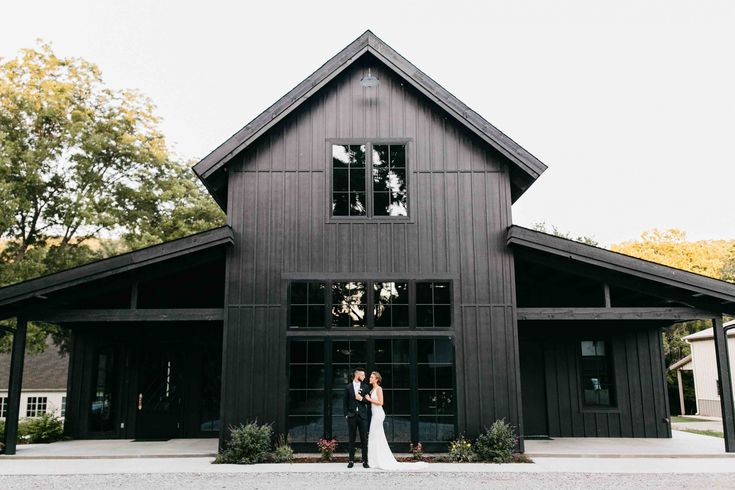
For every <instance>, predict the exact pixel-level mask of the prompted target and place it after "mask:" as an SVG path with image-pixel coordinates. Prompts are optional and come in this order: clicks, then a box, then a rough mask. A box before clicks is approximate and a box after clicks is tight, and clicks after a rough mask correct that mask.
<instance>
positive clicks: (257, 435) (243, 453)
mask: <svg viewBox="0 0 735 490" xmlns="http://www.w3.org/2000/svg"><path fill="white" fill-rule="evenodd" d="M271 437H273V429H272V428H271V426H270V424H263V425H258V423H257V422H250V423H248V424H245V425H243V424H240V425H238V426H235V427H230V440H229V441H228V442H227V445H226V446H225V450H224V451H223V452H222V454H221V456H218V457H217V459H216V460H215V463H229V464H254V463H262V462H263V461H265V460H266V459H267V458H268V453H269V451H270V447H271Z"/></svg>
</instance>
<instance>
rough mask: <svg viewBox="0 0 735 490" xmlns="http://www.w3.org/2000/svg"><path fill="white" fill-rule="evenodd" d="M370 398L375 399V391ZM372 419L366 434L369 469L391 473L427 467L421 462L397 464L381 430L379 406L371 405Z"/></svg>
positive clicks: (380, 408) (381, 419)
mask: <svg viewBox="0 0 735 490" xmlns="http://www.w3.org/2000/svg"><path fill="white" fill-rule="evenodd" d="M370 398H372V399H375V398H376V396H375V390H373V391H371V392H370ZM371 405H372V407H373V408H372V418H371V419H370V432H369V433H368V434H369V435H368V460H369V461H370V467H371V468H378V469H381V470H393V471H406V470H408V471H410V470H415V469H419V468H424V467H428V466H429V464H428V463H426V462H423V461H420V462H416V463H399V462H398V461H396V458H395V457H393V453H392V452H391V450H390V446H388V440H387V439H386V437H385V430H384V429H383V421H384V420H385V411H384V410H383V407H381V406H380V405H376V404H374V403H371Z"/></svg>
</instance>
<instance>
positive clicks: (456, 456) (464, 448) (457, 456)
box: [449, 435, 475, 463]
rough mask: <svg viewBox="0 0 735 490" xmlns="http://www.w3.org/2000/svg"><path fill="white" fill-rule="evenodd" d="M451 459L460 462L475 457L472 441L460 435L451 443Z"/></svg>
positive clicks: (468, 460) (467, 461)
mask: <svg viewBox="0 0 735 490" xmlns="http://www.w3.org/2000/svg"><path fill="white" fill-rule="evenodd" d="M449 459H450V460H451V461H456V462H458V463H469V462H470V461H473V460H474V459H475V452H474V451H473V450H472V443H470V441H468V440H467V439H465V437H464V436H463V435H460V436H459V437H457V438H456V439H455V440H453V441H452V442H450V443H449Z"/></svg>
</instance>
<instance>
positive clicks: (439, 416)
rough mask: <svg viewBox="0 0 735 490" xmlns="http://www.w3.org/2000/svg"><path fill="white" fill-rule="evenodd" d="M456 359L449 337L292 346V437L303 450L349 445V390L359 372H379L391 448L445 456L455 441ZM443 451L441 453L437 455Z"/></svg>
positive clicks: (300, 341) (329, 340)
mask: <svg viewBox="0 0 735 490" xmlns="http://www.w3.org/2000/svg"><path fill="white" fill-rule="evenodd" d="M453 363H454V355H453V348H452V341H451V339H450V338H448V337H442V338H416V337H405V338H403V337H391V338H380V337H377V338H376V337H359V336H351V337H350V338H340V337H336V338H335V337H321V338H319V339H318V340H316V339H314V340H312V339H310V338H294V337H292V338H290V339H289V384H288V398H289V400H288V435H289V438H290V439H291V441H292V442H293V443H294V444H295V445H296V449H297V450H313V449H314V444H315V443H316V441H317V440H318V439H319V438H321V437H334V438H336V439H337V441H338V442H339V443H347V440H348V430H347V421H346V420H345V417H344V413H343V401H344V396H345V387H346V386H347V385H348V384H349V383H350V382H351V381H352V377H353V373H354V370H355V368H356V367H362V368H365V369H366V381H367V379H368V378H369V376H370V372H371V371H378V372H379V373H380V374H381V376H382V378H383V382H382V387H383V394H384V400H385V405H384V406H383V409H384V410H385V413H386V418H385V422H384V429H385V434H386V438H387V439H388V442H390V443H394V444H397V445H398V446H396V447H397V448H401V449H402V450H406V449H408V443H409V442H419V441H420V442H422V443H423V444H424V445H425V446H426V447H431V446H432V445H433V446H434V447H435V448H436V449H441V448H442V447H443V446H442V445H444V444H446V442H447V441H449V440H451V438H452V437H453V436H454V435H455V422H456V420H455V411H456V410H455V395H454V367H453V365H454V364H453ZM437 446H438V447H437Z"/></svg>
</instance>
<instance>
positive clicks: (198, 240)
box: [0, 225, 234, 307]
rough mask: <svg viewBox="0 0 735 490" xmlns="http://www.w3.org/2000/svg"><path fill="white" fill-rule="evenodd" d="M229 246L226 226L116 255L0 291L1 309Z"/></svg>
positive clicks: (230, 241)
mask: <svg viewBox="0 0 735 490" xmlns="http://www.w3.org/2000/svg"><path fill="white" fill-rule="evenodd" d="M231 243H234V235H233V233H232V229H231V228H230V227H229V226H226V225H225V226H220V227H218V228H213V229H211V230H207V231H203V232H200V233H195V234H193V235H189V236H185V237H183V238H178V239H176V240H171V241H168V242H164V243H160V244H158V245H152V246H150V247H146V248H141V249H140V250H135V251H133V252H128V253H124V254H120V255H115V256H113V257H108V258H106V259H102V260H97V261H95V262H90V263H89V264H84V265H80V266H78V267H72V268H71V269H66V270H63V271H60V272H55V273H53V274H47V275H45V276H40V277H37V278H34V279H29V280H27V281H23V282H20V283H17V284H12V285H10V286H6V287H4V288H0V307H3V306H7V305H11V304H14V303H18V302H20V301H23V300H26V299H30V298H34V297H39V296H43V295H44V294H47V293H51V292H54V291H58V290H61V289H65V288H69V287H72V286H77V285H80V284H84V283H87V282H91V281H95V280H98V279H104V278H106V277H109V276H113V275H115V274H120V273H122V272H127V271H131V270H134V269H137V268H140V267H145V266H147V265H151V264H155V263H158V262H161V261H163V260H168V259H172V258H174V257H180V256H182V255H186V254H190V253H193V252H198V251H200V250H205V249H208V248H212V247H215V246H218V245H224V244H231Z"/></svg>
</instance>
